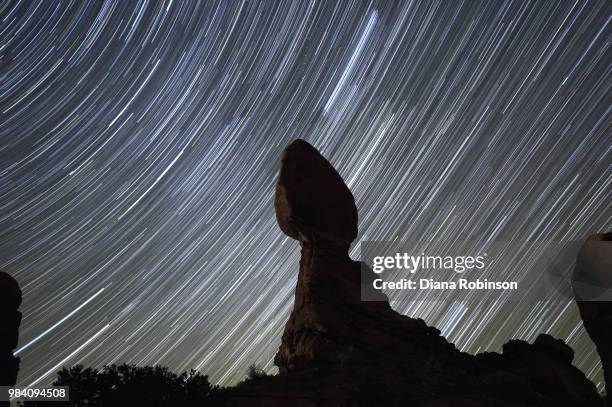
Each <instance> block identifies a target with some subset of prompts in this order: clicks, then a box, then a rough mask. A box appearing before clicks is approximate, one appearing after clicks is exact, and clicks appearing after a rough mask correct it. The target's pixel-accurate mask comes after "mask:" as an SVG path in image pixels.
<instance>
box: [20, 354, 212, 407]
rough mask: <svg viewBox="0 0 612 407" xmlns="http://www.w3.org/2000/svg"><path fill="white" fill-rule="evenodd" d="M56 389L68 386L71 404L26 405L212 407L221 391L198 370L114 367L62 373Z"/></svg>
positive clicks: (78, 369)
mask: <svg viewBox="0 0 612 407" xmlns="http://www.w3.org/2000/svg"><path fill="white" fill-rule="evenodd" d="M53 384H54V385H55V386H68V387H69V389H70V390H69V395H70V402H69V403H65V402H63V403H60V402H40V403H36V402H26V403H24V405H25V406H38V405H40V406H45V407H49V406H52V405H62V406H74V407H76V406H79V407H80V406H94V407H97V406H196V405H197V406H212V405H220V404H221V402H220V398H219V397H218V396H219V389H218V388H217V387H216V386H211V385H210V383H209V382H208V377H207V376H204V375H201V374H200V373H199V372H197V371H195V370H191V371H190V372H189V373H187V372H184V373H182V374H180V375H177V374H176V373H173V372H171V371H170V370H168V368H166V367H161V366H153V367H151V366H144V367H139V366H135V365H128V364H123V365H119V366H117V365H111V366H105V367H104V368H102V369H101V370H98V369H92V368H83V366H80V365H77V366H74V367H71V368H64V369H62V370H61V371H59V372H58V375H57V380H56V381H55V382H54V383H53Z"/></svg>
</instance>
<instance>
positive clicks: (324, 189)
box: [228, 140, 603, 407]
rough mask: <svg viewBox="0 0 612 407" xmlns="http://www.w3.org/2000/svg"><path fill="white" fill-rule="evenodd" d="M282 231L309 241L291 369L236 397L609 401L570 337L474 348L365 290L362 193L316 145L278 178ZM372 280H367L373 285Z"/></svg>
mask: <svg viewBox="0 0 612 407" xmlns="http://www.w3.org/2000/svg"><path fill="white" fill-rule="evenodd" d="M275 207H276V216H277V219H278V223H279V226H280V228H281V229H282V231H283V232H284V233H285V234H287V235H288V236H290V237H292V238H294V239H296V240H298V241H299V242H300V245H301V260H300V268H299V275H298V283H297V287H296V290H295V304H294V308H293V310H292V312H291V315H290V317H289V320H288V321H287V324H286V326H285V331H284V333H283V337H282V343H281V345H280V348H279V350H278V353H277V354H276V357H275V363H276V365H277V366H278V367H279V370H280V374H279V375H277V376H274V377H268V378H265V379H263V380H261V381H259V382H248V383H244V384H242V385H240V386H238V387H237V388H234V389H232V390H231V394H230V395H229V397H228V404H229V405H236V406H245V405H250V406H281V405H288V404H290V405H295V406H340V405H342V406H406V405H410V406H428V407H432V406H438V407H451V406H453V407H455V406H459V407H464V406H513V407H518V406H523V407H526V406H541V407H549V406H557V407H562V406H566V407H570V406H571V407H575V406H585V407H594V406H601V405H602V403H603V400H602V399H601V397H600V396H599V395H598V393H597V390H596V388H595V386H594V385H593V383H591V382H590V381H589V380H588V379H587V378H586V377H585V375H584V374H583V373H582V372H581V371H580V370H578V369H577V368H575V367H574V366H572V364H571V362H572V359H573V351H572V349H571V348H570V347H569V346H567V345H566V344H565V343H564V342H563V341H561V340H557V339H555V338H553V337H551V336H549V335H540V336H539V337H538V338H537V339H536V340H535V342H534V343H533V344H529V343H527V342H525V341H516V340H515V341H510V342H509V343H508V344H506V345H505V346H504V348H503V354H498V353H483V354H479V355H468V354H466V353H462V352H460V351H459V350H457V349H456V348H455V346H454V345H452V344H450V343H448V342H447V341H446V339H445V338H443V337H442V336H440V331H438V330H437V329H436V328H433V327H428V326H427V325H426V324H425V322H424V321H423V320H420V319H413V318H408V317H406V316H403V315H400V314H398V313H396V312H395V311H394V310H393V309H392V308H391V307H390V305H389V303H388V301H387V298H386V296H384V295H383V294H380V297H378V299H379V301H362V300H361V290H362V289H364V287H363V286H362V283H361V281H362V278H363V279H364V280H365V281H367V280H368V279H370V278H372V277H373V276H372V271H371V270H369V269H368V268H367V266H365V265H363V264H361V263H360V262H356V261H353V260H351V259H350V258H349V256H348V248H349V247H350V244H351V242H352V241H353V239H354V238H355V236H356V234H357V211H356V208H355V202H354V199H353V196H352V194H351V193H350V191H349V190H348V188H347V186H346V185H345V184H344V182H343V181H342V179H341V178H340V176H339V175H338V173H337V172H336V171H335V170H334V169H333V167H332V166H331V164H329V163H328V162H327V161H326V160H325V158H323V157H322V156H321V155H320V154H319V153H318V152H317V151H316V150H315V149H314V148H313V147H312V146H310V145H309V144H307V143H306V142H304V141H301V140H297V141H295V142H293V143H292V144H291V145H289V146H288V147H287V149H286V151H285V153H284V154H283V158H282V162H281V170H280V175H279V180H278V184H277V189H276V200H275ZM365 285H367V284H365Z"/></svg>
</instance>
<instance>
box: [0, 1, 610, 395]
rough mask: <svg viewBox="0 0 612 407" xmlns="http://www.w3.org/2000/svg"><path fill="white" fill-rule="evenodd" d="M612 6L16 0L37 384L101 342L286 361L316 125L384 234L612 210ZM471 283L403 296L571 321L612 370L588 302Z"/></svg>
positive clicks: (529, 325)
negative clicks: (453, 291) (285, 160)
mask: <svg viewBox="0 0 612 407" xmlns="http://www.w3.org/2000/svg"><path fill="white" fill-rule="evenodd" d="M611 15H612V3H611V2H609V1H605V0H602V1H555V2H549V1H524V0H520V1H482V2H477V1H439V2H434V1H413V2H409V1H405V2H397V3H395V2H392V1H371V2H368V1H314V0H313V1H275V2H267V1H248V2H247V1H225V0H223V1H216V2H213V1H207V2H203V1H174V2H173V1H166V2H163V1H154V2H143V1H129V2H128V1H105V2H89V3H88V2H81V1H63V2H53V1H8V2H3V3H2V4H1V5H0V55H1V57H0V58H1V61H0V269H1V270H3V271H6V272H8V273H10V274H11V275H13V276H15V277H16V279H17V280H18V281H19V282H20V284H21V286H22V288H23V291H24V294H25V299H24V304H23V307H22V311H23V313H24V320H23V323H22V328H21V339H20V348H19V350H18V354H19V356H20V357H21V358H22V366H21V371H20V375H19V384H20V385H32V384H34V385H37V386H44V385H48V384H49V383H51V382H52V381H53V379H54V372H55V371H56V370H57V369H59V368H60V367H61V366H64V365H72V364H77V363H81V364H85V365H87V366H101V365H103V364H107V363H121V362H132V363H137V364H157V363H159V364H164V365H167V366H169V367H171V368H172V369H174V370H177V371H182V370H186V369H191V368H197V369H201V370H202V371H203V372H204V373H206V374H208V375H210V377H211V380H212V381H213V382H215V383H221V384H231V383H235V382H237V381H239V380H240V379H242V378H243V377H244V375H245V372H246V370H247V367H248V366H249V365H250V364H253V363H255V364H258V365H260V366H263V367H264V368H265V369H267V370H269V371H274V367H273V362H272V359H273V356H274V354H275V352H276V350H277V348H278V345H279V343H280V337H281V333H282V330H283V327H284V323H285V321H286V319H287V317H288V314H289V312H290V310H291V307H292V303H293V293H294V288H295V284H296V278H297V271H298V260H299V248H298V244H297V243H296V242H294V241H293V240H291V239H289V238H287V237H285V236H284V235H283V234H282V233H281V232H280V230H279V228H278V227H277V225H276V221H275V217H274V212H273V211H274V209H273V194H274V183H275V180H276V174H277V169H278V158H279V155H280V152H281V151H282V149H283V147H284V146H285V145H286V144H288V143H289V142H290V141H291V140H293V139H295V138H298V137H300V138H304V139H306V140H308V141H309V142H310V143H312V144H313V145H314V146H316V147H317V148H318V149H319V150H320V151H321V152H322V153H323V154H324V155H325V156H326V157H328V158H329V160H330V161H331V162H332V163H333V164H334V165H335V166H336V167H337V168H338V170H339V172H340V173H341V174H342V176H343V177H344V179H345V180H346V181H347V183H348V185H349V186H350V187H351V189H352V191H353V192H354V194H355V197H356V199H357V204H358V207H359V210H360V222H359V228H360V236H359V240H362V239H370V240H390V239H404V240H445V239H447V240H449V239H450V240H467V239H469V238H479V239H484V240H528V239H533V240H538V239H540V240H542V239H544V240H579V239H583V238H584V237H585V236H586V235H588V234H590V233H593V232H596V231H604V230H609V229H610V226H611V225H612V208H611V206H610V202H612V199H611V198H612V197H611V193H610V185H612V171H611V166H610V163H611V160H610V157H611V151H610V146H611V145H612V143H611V141H612V138H611V132H610V123H611V122H610V118H611V116H610V106H611V104H610V101H611V98H610V95H611V89H610V86H611V85H612V80H611V64H610V61H611V50H610V38H611V27H610V18H611ZM357 247H358V242H356V244H355V248H357ZM353 253H355V252H353ZM448 299H449V301H448V302H447V303H440V304H432V303H415V302H410V301H408V300H409V299H408V300H406V301H394V303H393V305H394V307H395V308H396V309H397V310H398V311H400V312H402V313H404V314H406V315H410V316H414V317H417V316H418V317H422V318H423V319H425V320H426V321H427V322H428V323H429V324H430V325H436V326H439V327H440V328H441V329H442V331H443V334H444V335H446V336H447V337H448V338H449V340H451V341H453V342H455V343H456V344H457V346H458V347H459V348H460V349H462V350H465V351H468V352H478V351H484V350H495V351H499V350H500V349H501V345H502V344H503V343H504V342H506V341H507V340H508V339H510V338H522V339H526V340H533V339H534V338H535V337H536V336H537V334H538V333H541V332H549V333H551V334H553V335H554V336H557V337H560V338H563V339H565V340H566V341H567V342H568V343H569V344H570V345H571V346H572V347H573V348H574V349H575V351H576V358H575V361H574V363H575V364H576V365H577V366H578V367H579V368H580V369H582V371H584V372H585V373H586V374H587V375H588V376H589V377H590V378H592V379H593V380H595V382H596V383H598V386H599V388H600V389H601V388H602V383H601V381H602V378H601V376H602V375H601V368H600V364H599V358H598V356H597V354H596V353H595V348H594V345H593V344H592V342H591V341H590V340H589V338H588V336H587V334H586V332H585V331H584V329H583V327H582V323H581V321H580V319H579V316H578V313H577V309H576V307H575V306H574V305H573V304H569V305H567V306H563V307H561V306H551V305H550V304H546V303H542V305H541V306H539V307H536V308H535V309H534V308H533V307H532V306H528V307H527V306H525V307H520V306H519V307H517V306H515V305H512V306H508V305H504V304H501V303H500V304H499V305H498V306H495V307H490V306H482V307H480V308H479V307H476V308H466V307H464V306H461V305H460V304H457V303H453V302H452V296H449V298H448Z"/></svg>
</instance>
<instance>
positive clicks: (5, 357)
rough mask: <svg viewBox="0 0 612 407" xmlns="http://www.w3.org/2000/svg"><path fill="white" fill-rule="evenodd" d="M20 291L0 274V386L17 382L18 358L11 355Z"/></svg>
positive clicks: (17, 321)
mask: <svg viewBox="0 0 612 407" xmlns="http://www.w3.org/2000/svg"><path fill="white" fill-rule="evenodd" d="M20 305H21V290H20V289H19V284H17V281H15V279H14V278H13V277H11V276H9V275H8V274H6V273H4V272H0V386H14V385H15V383H16V382H17V371H18V370H19V358H17V357H15V356H14V355H13V350H14V349H15V348H16V347H17V340H18V337H19V324H20V323H21V312H19V306H20Z"/></svg>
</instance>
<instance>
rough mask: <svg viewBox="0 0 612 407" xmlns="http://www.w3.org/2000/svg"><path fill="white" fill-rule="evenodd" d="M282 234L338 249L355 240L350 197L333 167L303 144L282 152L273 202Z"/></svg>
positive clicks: (352, 203) (353, 215) (352, 200)
mask: <svg viewBox="0 0 612 407" xmlns="http://www.w3.org/2000/svg"><path fill="white" fill-rule="evenodd" d="M274 205H275V209H276V219H277V220H278V224H279V226H280V228H281V230H282V231H283V232H285V234H287V235H288V236H290V237H292V238H294V239H296V240H299V241H301V242H307V241H308V242H313V241H318V240H327V241H331V242H335V243H337V244H338V245H340V246H341V247H346V248H348V246H349V245H350V244H351V242H352V241H353V239H355V237H356V236H357V208H356V206H355V199H354V198H353V194H352V193H351V191H350V190H349V189H348V187H347V186H346V185H345V184H344V181H343V180H342V178H341V177H340V175H338V173H337V172H336V170H335V169H334V167H332V166H331V164H330V163H329V162H328V161H327V160H326V159H325V158H323V156H322V155H321V154H319V152H318V151H317V150H316V149H315V148H314V147H312V146H311V145H310V144H308V143H307V142H305V141H303V140H299V139H298V140H295V141H294V142H293V143H291V144H290V145H289V146H287V148H286V149H285V152H284V153H283V157H282V159H281V168H280V175H279V178H278V183H277V184H276V198H275V200H274Z"/></svg>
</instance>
